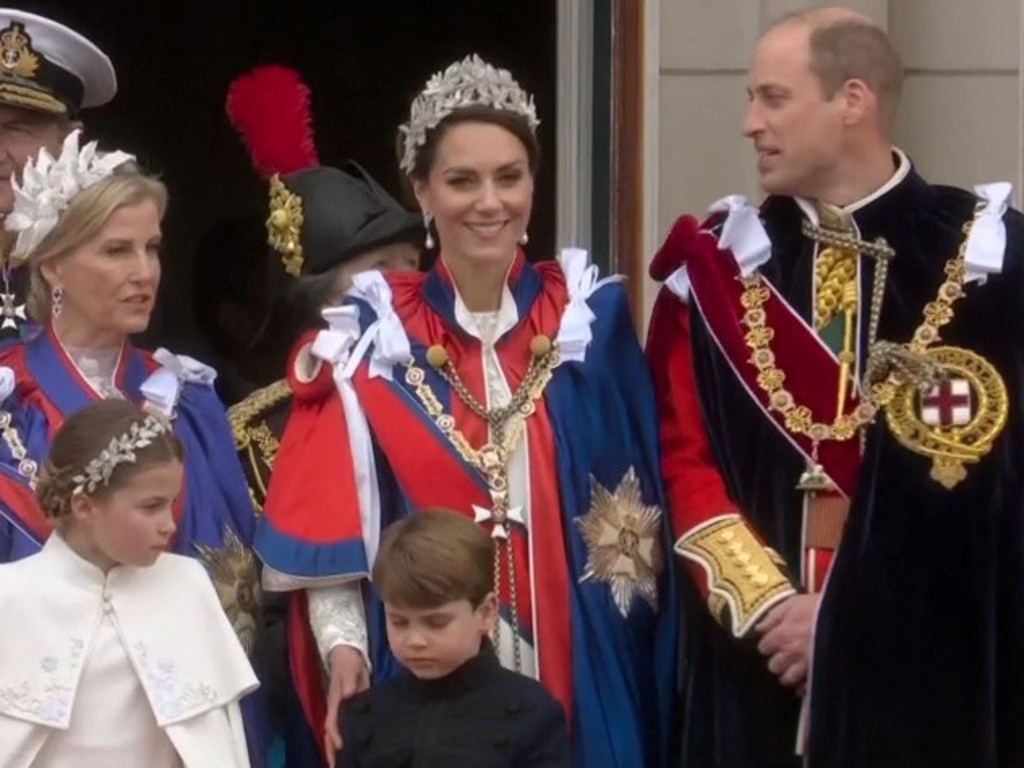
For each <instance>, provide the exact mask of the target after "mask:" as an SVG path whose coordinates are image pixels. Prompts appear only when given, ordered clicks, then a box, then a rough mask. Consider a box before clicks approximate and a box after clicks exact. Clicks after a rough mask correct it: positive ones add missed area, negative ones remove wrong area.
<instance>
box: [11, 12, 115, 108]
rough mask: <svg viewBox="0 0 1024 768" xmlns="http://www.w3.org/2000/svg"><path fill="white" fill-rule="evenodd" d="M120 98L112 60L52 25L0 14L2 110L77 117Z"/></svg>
mask: <svg viewBox="0 0 1024 768" xmlns="http://www.w3.org/2000/svg"><path fill="white" fill-rule="evenodd" d="M116 93H117V76H116V74H115V72H114V66H113V64H112V63H111V62H110V58H109V57H108V56H107V55H106V54H105V53H103V51H101V50H100V49H99V48H98V47H97V46H96V45H95V44H94V43H93V42H92V41H90V40H88V39H87V38H85V37H84V36H83V35H80V34H79V33H78V32H75V30H73V29H71V28H69V27H66V26H64V25H63V24H60V23H58V22H56V21H53V20H52V19H47V18H45V17H43V16H38V15H36V14H34V13H27V12H25V11H21V10H17V9H14V8H0V104H5V105H8V106H12V107H18V108H21V109H29V110H32V111H34V112H44V113H49V114H54V115H67V116H69V117H74V116H76V115H77V114H78V112H79V110H80V109H82V108H84V107H98V106H101V105H103V104H106V103H107V102H108V101H110V100H111V99H113V98H114V95H115V94H116Z"/></svg>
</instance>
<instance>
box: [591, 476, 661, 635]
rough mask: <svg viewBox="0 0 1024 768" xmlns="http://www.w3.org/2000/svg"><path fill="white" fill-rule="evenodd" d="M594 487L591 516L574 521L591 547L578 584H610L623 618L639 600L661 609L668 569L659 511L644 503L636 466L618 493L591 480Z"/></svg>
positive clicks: (593, 479) (625, 477) (618, 489)
mask: <svg viewBox="0 0 1024 768" xmlns="http://www.w3.org/2000/svg"><path fill="white" fill-rule="evenodd" d="M590 488H591V491H590V511H589V512H588V513H587V514H585V515H583V516H581V517H579V518H577V520H576V525H577V526H579V529H580V534H581V535H582V536H583V541H584V542H585V543H586V545H587V564H586V566H585V567H584V571H583V576H582V577H581V578H580V583H581V584H583V583H586V582H588V581H603V582H606V583H607V584H608V585H609V587H610V588H611V592H612V599H613V600H614V601H615V606H616V607H617V608H618V609H619V613H621V614H622V617H623V618H626V617H627V616H628V615H629V608H630V605H631V604H632V602H633V598H634V597H636V596H637V595H639V596H640V597H642V598H643V599H644V600H646V601H647V602H648V603H649V604H650V606H651V608H653V609H655V610H657V608H658V575H659V574H660V573H661V571H662V569H663V568H664V566H665V562H664V555H663V554H662V551H661V517H662V512H661V509H659V508H658V507H657V506H652V505H647V504H644V501H643V495H642V494H641V491H640V482H639V480H638V479H637V476H636V471H635V470H634V469H633V468H632V467H630V468H629V471H628V472H626V474H625V475H624V476H623V478H622V480H621V481H620V482H619V487H618V488H616V489H615V492H614V493H612V492H610V491H609V490H608V489H607V488H605V487H604V486H602V485H601V484H600V483H599V482H597V480H596V479H595V478H593V477H591V478H590Z"/></svg>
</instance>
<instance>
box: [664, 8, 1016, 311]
mask: <svg viewBox="0 0 1024 768" xmlns="http://www.w3.org/2000/svg"><path fill="white" fill-rule="evenodd" d="M646 3H647V8H646V13H647V35H646V39H647V51H648V54H647V55H648V61H647V74H648V77H647V82H646V85H647V97H646V98H647V107H646V109H647V119H648V133H647V143H648V144H649V147H648V158H649V160H650V162H648V163H647V173H648V178H647V180H646V186H647V196H646V198H647V206H648V216H647V218H648V220H647V222H646V227H645V241H646V242H645V245H646V246H647V247H648V249H649V252H651V253H653V251H654V249H656V248H657V246H658V245H659V243H660V239H661V237H662V236H663V235H664V233H665V232H666V231H667V229H668V227H670V226H671V224H672V222H673V221H674V220H675V217H676V216H677V215H678V214H679V213H680V212H682V211H693V212H702V211H703V210H704V209H705V208H706V207H707V205H708V203H710V202H711V201H713V200H715V199H716V198H718V197H721V196H722V195H725V194H729V193H742V194H746V195H748V196H751V197H757V195H758V194H759V193H758V189H757V174H756V170H755V167H754V156H753V152H752V150H751V149H750V147H749V146H748V144H747V141H746V140H745V139H744V138H743V136H742V133H741V125H742V120H743V113H744V110H745V107H746V101H747V97H746V92H745V77H746V68H747V65H748V62H749V59H750V56H751V53H752V51H753V48H754V43H755V41H756V40H757V37H758V35H759V34H760V32H761V30H763V29H764V28H765V26H766V25H767V24H768V22H769V21H770V20H772V19H773V18H775V17H777V16H779V15H780V14H782V13H785V12H787V11H791V10H795V9H799V8H807V7H813V6H816V5H820V3H811V2H799V1H798V0H646ZM1022 3H1024V0H969V1H968V0H847V2H846V3H844V5H846V6H847V7H849V8H854V9H856V10H859V11H862V12H864V13H866V14H868V15H869V16H871V17H872V18H874V19H876V20H877V21H878V22H880V23H881V24H883V25H884V26H885V27H886V28H887V29H888V30H889V32H890V34H891V35H892V37H893V39H894V42H895V43H896V46H897V47H898V48H899V50H900V52H901V54H902V55H903V57H904V62H905V64H906V67H907V75H908V77H907V83H906V87H905V91H904V99H903V105H902V108H901V114H900V120H899V124H898V129H897V142H898V143H899V145H900V146H901V147H903V148H904V149H905V150H906V151H907V152H908V153H909V154H910V156H911V158H912V159H913V160H914V161H915V163H916V164H917V166H918V168H919V169H920V171H921V172H922V173H923V174H924V175H925V177H926V178H929V179H931V180H934V181H942V182H943V183H951V184H958V185H961V186H968V187H969V186H972V185H974V184H977V183H982V182H985V181H995V180H1007V181H1011V182H1013V184H1014V188H1015V190H1017V191H1018V192H1019V190H1020V188H1021V186H1022V175H1024V162H1022V141H1024V93H1022V84H1021V59H1022V46H1021V40H1022V26H1021V15H1022V14H1021V5H1022ZM1015 200H1017V201H1018V202H1019V201H1020V200H1021V197H1020V195H1019V194H1017V193H1015ZM655 290H656V289H655V286H654V285H653V284H651V283H648V284H647V285H646V286H645V292H644V295H645V305H646V308H647V310H648V311H649V309H650V304H651V302H652V301H653V299H654V295H655Z"/></svg>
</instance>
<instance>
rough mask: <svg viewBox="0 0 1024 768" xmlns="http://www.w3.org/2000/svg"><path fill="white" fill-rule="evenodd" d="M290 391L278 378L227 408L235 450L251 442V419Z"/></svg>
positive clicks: (280, 401) (272, 405) (284, 398)
mask: <svg viewBox="0 0 1024 768" xmlns="http://www.w3.org/2000/svg"><path fill="white" fill-rule="evenodd" d="M291 393H292V392H291V389H289V388H288V382H287V381H285V380H284V379H280V380H279V381H275V382H274V383H273V384H269V385H267V386H266V387H263V388H262V389H257V390H256V391H255V392H253V393H252V394H251V395H249V396H248V397H247V398H245V400H242V401H241V402H240V403H235V404H234V405H232V406H231V407H230V408H228V422H229V423H230V424H231V434H232V435H234V438H235V450H236V451H244V450H245V449H246V448H248V447H249V444H250V442H252V435H251V434H250V429H251V428H252V422H253V420H255V419H258V418H259V417H260V416H262V415H263V414H264V413H265V412H266V411H269V410H270V409H271V408H273V407H274V406H275V405H277V404H278V403H282V402H284V401H285V400H287V399H288V398H289V397H290V396H291Z"/></svg>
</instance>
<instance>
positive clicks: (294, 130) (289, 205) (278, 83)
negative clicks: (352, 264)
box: [226, 65, 425, 277]
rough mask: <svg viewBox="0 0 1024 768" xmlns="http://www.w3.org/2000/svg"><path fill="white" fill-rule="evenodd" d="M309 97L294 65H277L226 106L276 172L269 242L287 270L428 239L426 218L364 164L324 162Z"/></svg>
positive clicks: (246, 82)
mask: <svg viewBox="0 0 1024 768" xmlns="http://www.w3.org/2000/svg"><path fill="white" fill-rule="evenodd" d="M308 99H309V90H308V88H306V86H305V85H304V84H303V83H302V81H301V80H300V79H299V76H298V74H297V73H296V72H295V71H294V70H291V69H288V68H286V67H280V66H276V65H270V66H263V67H257V68H256V69H255V70H253V71H252V72H250V73H248V74H246V75H242V76H241V77H239V78H237V79H236V80H235V81H234V82H233V83H232V84H231V87H230V88H229V91H228V98H227V105H226V109H227V113H228V117H229V118H230V120H231V123H232V125H233V126H234V127H235V129H236V130H237V131H238V133H239V134H240V135H241V137H242V139H243V141H244V142H245V144H246V147H247V149H248V150H249V154H250V156H251V158H252V161H253V165H254V166H255V167H256V169H257V170H258V171H259V172H261V173H262V174H263V175H264V176H266V177H268V178H269V183H270V215H269V217H268V218H267V232H268V242H269V244H270V245H271V246H272V247H273V248H274V249H275V250H276V251H277V252H278V253H279V254H280V256H281V261H282V263H283V265H284V268H285V271H286V272H288V273H289V274H292V275H294V276H296V277H298V276H301V275H319V274H323V273H325V272H328V271H330V270H331V269H333V268H334V267H337V266H339V265H341V264H344V263H345V262H347V261H349V260H350V259H353V258H355V257H356V256H359V255H360V254H362V253H365V252H367V251H369V250H372V249H374V248H379V247H382V246H385V245H389V244H391V243H396V242H409V243H416V242H419V241H422V239H423V237H424V236H425V234H424V229H423V223H422V221H421V220H420V217H419V216H417V215H416V214H414V213H411V212H410V211H408V210H407V209H405V208H403V207H402V206H401V205H400V204H399V203H398V202H397V201H396V200H395V199H394V198H393V197H391V196H390V195H389V194H388V193H387V192H386V191H385V190H384V189H383V187H381V186H380V185H379V184H378V183H377V182H376V181H375V180H374V179H373V177H372V176H370V174H369V173H367V172H366V171H365V170H364V169H363V168H362V167H361V166H360V165H359V164H358V163H355V162H353V161H349V162H347V163H345V164H343V165H342V166H341V167H340V168H334V167H330V166H326V165H321V164H320V162H319V159H318V157H317V154H316V149H315V145H314V142H313V136H312V130H311V129H310V117H309V102H308Z"/></svg>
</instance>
